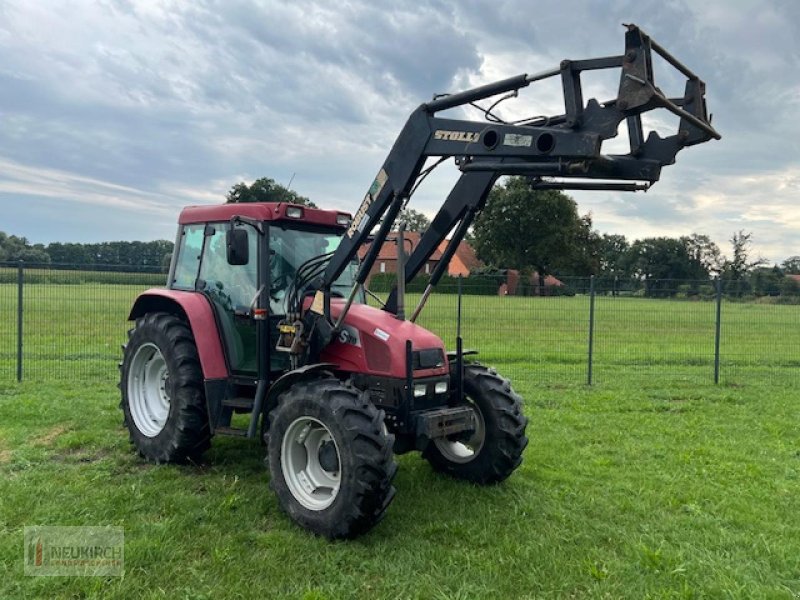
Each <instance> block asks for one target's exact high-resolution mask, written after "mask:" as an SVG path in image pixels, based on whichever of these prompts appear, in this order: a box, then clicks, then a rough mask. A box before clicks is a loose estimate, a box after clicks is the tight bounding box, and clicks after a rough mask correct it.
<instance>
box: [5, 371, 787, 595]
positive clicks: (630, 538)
mask: <svg viewBox="0 0 800 600" xmlns="http://www.w3.org/2000/svg"><path fill="white" fill-rule="evenodd" d="M500 366H501V367H502V366H503V365H500ZM775 383H776V384H777V385H775V386H772V387H770V388H768V389H766V390H765V388H763V387H760V386H752V387H750V386H741V387H729V386H712V385H705V386H697V385H694V384H678V385H675V384H674V383H668V384H665V383H663V382H659V381H652V382H651V383H650V384H649V385H647V386H644V387H642V386H640V385H633V384H631V383H630V382H628V381H625V380H620V381H617V382H615V383H614V384H609V385H601V386H596V387H594V388H587V387H585V386H578V385H576V386H549V387H546V386H540V385H536V386H534V385H531V384H527V383H524V382H523V383H522V384H521V385H518V386H517V387H518V388H519V391H520V392H521V393H522V394H523V396H524V397H525V398H526V406H525V410H526V412H527V414H528V416H529V417H530V425H529V429H528V435H529V437H530V440H531V441H530V445H529V446H528V448H527V450H526V452H525V460H524V463H523V466H522V467H521V468H520V469H519V470H518V471H517V472H516V473H515V474H514V475H513V476H512V477H511V478H510V479H509V480H508V481H507V482H505V483H504V484H501V485H499V486H494V487H488V488H480V487H475V486H471V485H467V484H464V483H461V482H457V481H453V480H450V479H447V478H444V477H442V476H438V475H436V474H434V473H433V472H432V471H431V469H430V468H429V467H428V466H427V464H426V463H425V462H424V461H423V460H422V459H421V458H420V457H419V456H418V455H406V456H403V457H400V459H399V462H400V471H399V474H398V477H397V479H396V485H397V488H398V495H397V498H396V500H395V502H394V503H393V505H392V506H391V508H390V510H389V513H388V516H387V517H386V519H385V520H384V521H383V522H382V523H381V524H380V525H378V527H377V528H375V529H374V530H373V531H372V532H370V533H369V534H367V535H366V536H364V537H362V538H360V539H358V540H356V541H352V542H340V543H329V542H326V541H324V540H321V539H318V538H315V537H314V536H312V535H310V534H308V533H307V532H305V531H303V530H301V529H299V528H298V527H296V526H295V525H293V524H292V523H291V522H290V521H288V519H287V518H286V517H284V516H283V515H282V514H281V513H280V511H279V509H278V506H277V503H276V500H275V498H274V497H273V496H272V494H271V493H270V492H269V491H268V488H267V482H268V476H267V474H266V469H265V468H264V466H263V464H262V458H263V449H262V448H261V447H260V446H259V445H258V444H257V443H256V442H251V441H247V440H239V439H219V440H215V442H214V445H213V448H212V449H211V450H210V451H209V452H208V454H207V457H206V462H205V463H204V464H202V465H195V466H170V465H166V466H153V465H148V464H144V463H143V462H142V461H140V460H139V459H138V458H137V457H136V456H135V455H134V454H133V453H132V452H131V450H130V447H129V444H128V441H127V434H126V432H125V431H124V430H123V429H122V427H121V425H120V414H119V411H118V409H117V402H118V397H117V392H116V389H115V387H114V385H113V383H112V381H110V380H109V381H107V382H105V383H101V384H98V385H94V386H91V387H87V386H84V385H81V383H80V382H72V383H60V384H47V385H41V384H37V383H34V382H30V383H24V384H22V385H10V384H9V385H3V386H2V387H0V440H1V441H0V499H2V501H0V523H1V524H2V526H1V528H0V563H2V567H3V572H4V576H3V578H2V580H0V597H3V598H31V597H42V598H81V597H114V598H136V599H137V600H139V599H147V598H252V597H259V596H260V597H289V598H351V597H354V598H522V597H528V598H533V597H558V598H561V597H609V598H645V597H674V598H699V597H720V598H722V597H725V598H727V597H735V598H791V597H795V596H796V595H798V594H800V563H799V559H798V557H800V428H798V426H797V396H796V393H795V392H794V391H793V389H792V386H791V385H790V384H789V382H788V381H780V382H775ZM98 524H110V525H121V526H123V527H124V528H125V575H124V577H122V578H105V579H103V578H79V577H72V578H71V577H55V578H52V577H51V578H37V577H25V576H24V575H23V574H22V569H23V564H22V555H23V544H22V528H23V527H24V526H25V525H98Z"/></svg>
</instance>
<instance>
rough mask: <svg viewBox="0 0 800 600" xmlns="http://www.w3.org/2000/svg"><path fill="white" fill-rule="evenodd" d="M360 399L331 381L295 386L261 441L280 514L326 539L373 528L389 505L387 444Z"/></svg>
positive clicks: (379, 416) (393, 468)
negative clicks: (264, 447) (280, 510)
mask: <svg viewBox="0 0 800 600" xmlns="http://www.w3.org/2000/svg"><path fill="white" fill-rule="evenodd" d="M383 418H384V415H383V411H380V410H378V409H377V408H375V406H374V405H373V404H372V403H371V402H370V401H369V400H368V397H367V395H366V393H365V392H361V391H359V390H357V389H355V388H353V387H351V386H348V385H345V384H343V383H342V382H340V381H339V380H338V379H336V378H334V377H326V378H323V379H313V380H310V381H301V382H298V383H295V384H294V385H293V386H291V387H290V388H289V389H288V390H287V391H285V392H283V393H282V394H281V395H280V396H279V398H278V405H277V407H276V408H275V409H274V410H273V411H272V412H271V413H270V420H269V422H270V427H269V431H268V432H267V435H266V440H267V448H268V457H269V469H270V487H271V488H272V490H273V491H274V492H275V493H276V495H277V497H278V502H279V504H280V506H281V508H282V509H283V511H284V512H285V513H286V514H287V515H289V517H290V518H291V519H293V520H294V521H295V522H297V523H298V524H300V525H302V526H303V527H305V528H306V529H309V530H310V531H312V532H313V533H315V534H317V535H322V536H324V537H327V538H329V539H338V538H354V537H356V536H358V535H360V534H362V533H364V532H366V531H368V530H369V529H371V528H372V527H374V526H375V525H376V524H377V523H378V522H379V521H380V520H381V519H382V518H383V517H384V515H385V513H386V509H387V508H388V506H389V503H390V502H391V501H392V499H393V498H394V494H395V489H394V486H393V485H392V480H393V479H394V476H395V473H396V472H397V465H396V464H395V462H394V455H393V454H392V444H393V443H394V437H393V436H391V435H389V434H387V432H386V430H385V428H384V427H383Z"/></svg>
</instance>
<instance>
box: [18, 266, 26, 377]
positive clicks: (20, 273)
mask: <svg viewBox="0 0 800 600" xmlns="http://www.w3.org/2000/svg"><path fill="white" fill-rule="evenodd" d="M24 268H25V262H24V261H22V260H21V261H19V262H18V263H17V381H18V382H19V381H22V287H23V284H24Z"/></svg>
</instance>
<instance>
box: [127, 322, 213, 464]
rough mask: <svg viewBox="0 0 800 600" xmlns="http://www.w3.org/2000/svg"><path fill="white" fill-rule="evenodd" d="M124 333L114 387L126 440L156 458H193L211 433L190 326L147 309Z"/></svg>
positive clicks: (207, 441) (198, 360) (146, 456)
mask: <svg viewBox="0 0 800 600" xmlns="http://www.w3.org/2000/svg"><path fill="white" fill-rule="evenodd" d="M128 336H129V339H128V343H127V344H126V346H125V351H124V355H123V359H122V364H121V365H120V368H121V379H120V386H119V387H120V391H121V392H122V402H121V403H120V408H121V409H122V412H123V415H124V417H125V421H124V423H125V426H126V427H127V428H128V431H129V433H130V438H131V442H132V443H133V445H134V446H135V447H136V450H138V452H139V454H141V455H142V456H143V457H144V458H146V459H148V460H150V461H153V462H156V463H162V462H184V461H186V460H190V459H193V458H196V457H198V456H199V455H200V454H202V453H203V452H204V451H205V450H206V449H207V448H208V447H209V442H210V439H211V433H210V430H209V425H208V412H207V409H206V402H205V394H204V391H203V374H202V371H201V369H200V359H199V358H198V355H197V347H196V346H195V342H194V337H193V336H192V332H191V330H190V329H189V327H188V325H187V324H186V323H185V322H184V321H182V320H180V319H179V318H178V317H176V316H174V315H170V314H167V313H148V314H146V315H145V316H143V317H141V318H139V319H137V320H136V327H135V328H134V329H132V330H131V331H130V332H129V333H128Z"/></svg>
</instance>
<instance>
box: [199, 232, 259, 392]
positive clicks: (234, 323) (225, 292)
mask: <svg viewBox="0 0 800 600" xmlns="http://www.w3.org/2000/svg"><path fill="white" fill-rule="evenodd" d="M229 228H230V225H229V224H228V223H210V224H208V225H206V226H205V232H204V234H205V240H204V243H203V252H202V257H201V261H200V276H199V278H198V279H197V290H198V291H200V292H203V293H204V294H205V295H206V296H207V297H208V298H209V300H211V303H212V305H213V307H214V312H215V314H216V317H217V323H218V324H219V328H220V333H221V335H222V339H223V346H224V348H225V354H226V357H227V359H228V365H229V366H230V369H231V372H232V373H233V374H235V375H244V376H248V377H256V376H257V374H258V350H257V338H256V327H255V322H254V321H253V319H252V317H251V314H250V313H251V310H252V306H253V303H254V300H255V297H256V291H257V289H258V288H257V282H258V234H257V233H256V232H255V230H253V228H252V227H245V230H246V231H247V241H248V254H249V260H248V262H247V264H244V265H230V264H228V259H227V251H226V245H225V242H226V233H227V231H228V229H229Z"/></svg>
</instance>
